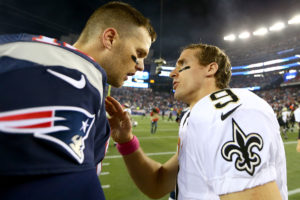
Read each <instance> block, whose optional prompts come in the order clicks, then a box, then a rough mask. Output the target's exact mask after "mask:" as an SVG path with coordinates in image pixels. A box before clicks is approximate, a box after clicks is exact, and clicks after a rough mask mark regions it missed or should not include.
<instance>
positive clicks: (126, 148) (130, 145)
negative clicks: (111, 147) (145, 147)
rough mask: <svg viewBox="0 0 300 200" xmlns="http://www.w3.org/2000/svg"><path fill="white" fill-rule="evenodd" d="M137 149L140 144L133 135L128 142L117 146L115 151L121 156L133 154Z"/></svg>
mask: <svg viewBox="0 0 300 200" xmlns="http://www.w3.org/2000/svg"><path fill="white" fill-rule="evenodd" d="M139 147H140V143H139V140H138V139H137V137H136V136H135V135H133V137H132V139H131V140H130V141H128V142H125V143H118V144H117V149H118V151H119V152H120V154H121V155H123V156H125V155H128V154H131V153H133V152H135V151H136V150H137V149H138V148H139Z"/></svg>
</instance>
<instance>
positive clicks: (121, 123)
mask: <svg viewBox="0 0 300 200" xmlns="http://www.w3.org/2000/svg"><path fill="white" fill-rule="evenodd" d="M105 109H106V111H107V113H108V114H109V115H110V118H109V119H108V121H109V124H110V128H111V137H112V139H113V140H114V141H115V142H117V143H120V144H121V143H126V142H129V141H130V140H131V139H132V138H133V135H132V125H131V120H130V116H129V114H128V112H125V111H124V110H123V108H122V106H121V104H120V103H119V102H118V101H117V100H115V99H114V98H113V97H110V96H108V97H106V99H105Z"/></svg>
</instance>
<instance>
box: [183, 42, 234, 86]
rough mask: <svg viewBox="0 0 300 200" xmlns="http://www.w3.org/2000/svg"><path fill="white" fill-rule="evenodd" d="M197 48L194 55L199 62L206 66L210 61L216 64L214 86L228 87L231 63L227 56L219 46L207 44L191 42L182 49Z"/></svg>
mask: <svg viewBox="0 0 300 200" xmlns="http://www.w3.org/2000/svg"><path fill="white" fill-rule="evenodd" d="M187 49H192V50H198V51H196V53H195V56H196V57H197V58H198V61H199V64H200V65H204V66H207V65H209V64H210V63H212V62H215V63H217V64H218V66H219V68H218V71H217V72H216V73H215V75H214V76H215V78H216V86H217V87H218V88H220V89H224V88H228V87H229V82H230V78H231V64H230V60H229V57H228V56H227V55H226V54H225V53H224V51H222V50H221V49H220V48H218V47H216V46H213V45H208V44H191V45H188V46H186V47H184V48H183V51H184V50H187Z"/></svg>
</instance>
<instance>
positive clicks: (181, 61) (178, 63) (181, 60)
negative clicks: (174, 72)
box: [176, 58, 185, 66]
mask: <svg viewBox="0 0 300 200" xmlns="http://www.w3.org/2000/svg"><path fill="white" fill-rule="evenodd" d="M184 63H185V59H184V58H183V59H180V60H178V61H177V65H183V64H184ZM177 65H176V66H177Z"/></svg>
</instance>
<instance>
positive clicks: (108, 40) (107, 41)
mask: <svg viewBox="0 0 300 200" xmlns="http://www.w3.org/2000/svg"><path fill="white" fill-rule="evenodd" d="M118 37H119V36H118V32H117V30H116V29H114V28H107V29H105V30H104V31H103V33H102V35H101V40H102V44H103V46H104V47H105V48H106V49H108V50H111V48H112V45H113V43H114V42H115V41H116V39H117V38H118Z"/></svg>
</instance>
